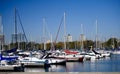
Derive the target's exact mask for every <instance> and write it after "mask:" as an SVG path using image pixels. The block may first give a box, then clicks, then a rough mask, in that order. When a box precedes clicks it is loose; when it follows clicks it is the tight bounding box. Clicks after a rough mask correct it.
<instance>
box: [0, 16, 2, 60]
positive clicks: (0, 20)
mask: <svg viewBox="0 0 120 74" xmlns="http://www.w3.org/2000/svg"><path fill="white" fill-rule="evenodd" d="M1 25H2V16H1V15H0V32H1ZM1 43H2V42H1V41H0V55H1V50H2V49H1ZM0 58H1V57H0Z"/></svg>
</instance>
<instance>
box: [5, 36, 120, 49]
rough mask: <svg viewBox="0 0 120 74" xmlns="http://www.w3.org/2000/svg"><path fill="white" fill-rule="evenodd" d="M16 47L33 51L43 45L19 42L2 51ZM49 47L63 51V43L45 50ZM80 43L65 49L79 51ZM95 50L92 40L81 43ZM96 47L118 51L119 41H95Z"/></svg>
mask: <svg viewBox="0 0 120 74" xmlns="http://www.w3.org/2000/svg"><path fill="white" fill-rule="evenodd" d="M16 45H17V47H18V48H19V49H21V50H33V49H43V48H44V44H43V43H35V42H28V43H26V42H19V43H10V44H8V45H4V46H3V49H4V50H9V49H12V48H14V47H15V46H16ZM51 45H54V48H55V49H63V48H64V42H57V43H56V44H54V43H53V44H51V43H47V44H46V50H50V49H51V48H52V46H51ZM81 46H82V43H81V41H72V42H66V47H67V49H81ZM91 46H92V47H93V48H95V46H96V41H93V40H85V41H83V48H84V49H89V48H90V47H91ZM97 47H98V48H99V49H107V50H109V49H118V48H119V49H120V40H119V39H117V38H109V39H108V40H107V41H104V42H102V41H97Z"/></svg>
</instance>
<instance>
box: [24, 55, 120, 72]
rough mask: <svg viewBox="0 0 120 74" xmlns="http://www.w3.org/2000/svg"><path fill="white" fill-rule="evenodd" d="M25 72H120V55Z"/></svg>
mask: <svg viewBox="0 0 120 74" xmlns="http://www.w3.org/2000/svg"><path fill="white" fill-rule="evenodd" d="M25 72H120V55H112V56H111V57H107V58H102V59H99V60H95V61H84V62H83V63H82V62H67V64H66V66H63V65H51V67H50V68H48V69H44V68H25Z"/></svg>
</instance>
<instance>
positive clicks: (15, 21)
mask: <svg viewBox="0 0 120 74" xmlns="http://www.w3.org/2000/svg"><path fill="white" fill-rule="evenodd" d="M14 12H15V13H14V28H15V29H14V32H15V33H14V35H15V47H18V44H17V20H16V17H17V16H16V8H15V9H14Z"/></svg>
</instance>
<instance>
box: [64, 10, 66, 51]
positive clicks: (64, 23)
mask: <svg viewBox="0 0 120 74" xmlns="http://www.w3.org/2000/svg"><path fill="white" fill-rule="evenodd" d="M65 16H66V13H65V12H64V49H66V20H65V19H66V18H65Z"/></svg>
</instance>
